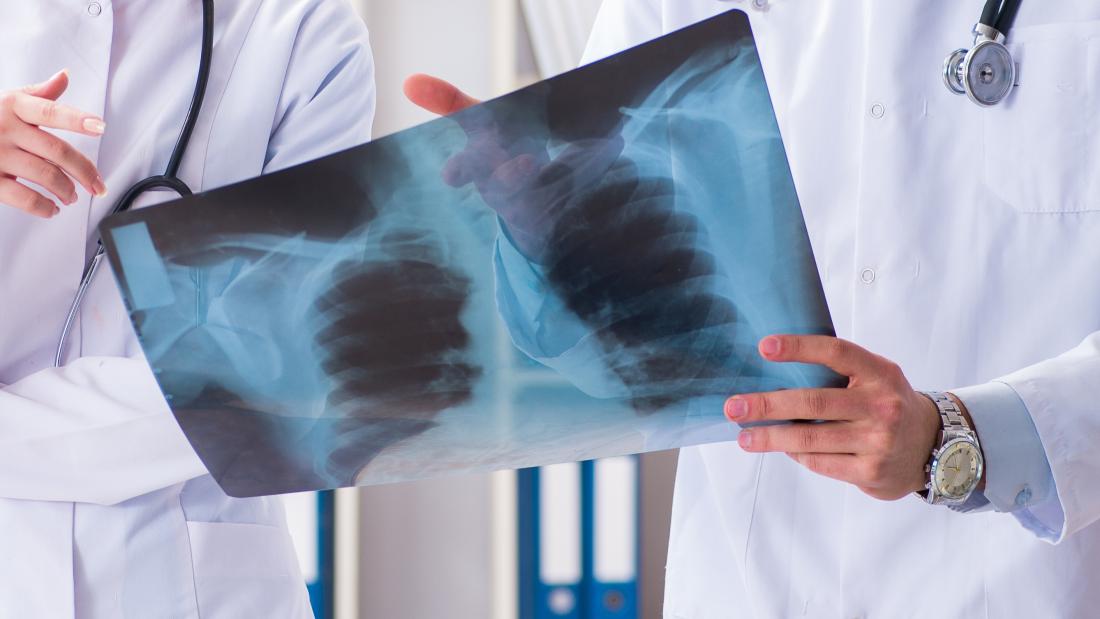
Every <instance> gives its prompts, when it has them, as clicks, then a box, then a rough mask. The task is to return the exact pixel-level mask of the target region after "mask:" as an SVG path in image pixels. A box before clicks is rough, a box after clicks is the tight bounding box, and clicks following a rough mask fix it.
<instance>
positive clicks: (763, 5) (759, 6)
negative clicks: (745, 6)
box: [752, 0, 768, 11]
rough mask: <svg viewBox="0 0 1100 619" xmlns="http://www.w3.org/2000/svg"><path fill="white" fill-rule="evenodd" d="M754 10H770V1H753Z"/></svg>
mask: <svg viewBox="0 0 1100 619" xmlns="http://www.w3.org/2000/svg"><path fill="white" fill-rule="evenodd" d="M752 8H754V9H756V10H757V11H766V10H768V0H752Z"/></svg>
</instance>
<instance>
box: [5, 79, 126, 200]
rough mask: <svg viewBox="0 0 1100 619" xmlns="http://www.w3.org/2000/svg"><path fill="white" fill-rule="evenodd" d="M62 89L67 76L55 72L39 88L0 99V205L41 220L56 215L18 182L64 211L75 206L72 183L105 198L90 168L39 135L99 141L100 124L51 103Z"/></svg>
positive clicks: (60, 144)
mask: <svg viewBox="0 0 1100 619" xmlns="http://www.w3.org/2000/svg"><path fill="white" fill-rule="evenodd" d="M68 87H69V73H68V71H60V72H58V73H57V74H56V75H54V76H53V77H51V78H50V79H48V80H46V81H45V82H42V83H41V84H37V85H34V86H27V87H26V88H22V89H19V90H12V91H7V92H3V93H0V205H6V206H10V207H14V208H17V209H19V210H21V211H25V212H27V213H29V214H31V215H34V216H37V217H42V218H44V219H49V218H51V217H53V216H54V215H56V214H58V213H59V212H61V211H60V208H59V207H58V205H57V203H55V202H54V200H52V199H50V198H48V197H46V196H45V195H42V194H41V193H39V192H37V191H35V190H34V189H31V188H30V187H28V186H27V185H26V184H24V182H21V181H25V182H30V183H34V184H36V185H38V186H40V187H42V188H44V189H45V190H46V191H48V192H49V193H51V194H53V195H54V196H55V197H56V198H57V201H58V202H60V203H61V204H63V205H66V206H67V205H70V204H73V203H74V202H76V200H77V195H76V185H75V184H74V182H73V181H74V180H75V181H76V182H77V183H80V185H81V186H82V187H84V189H85V190H87V191H88V193H90V194H92V195H95V196H100V197H102V196H104V195H106V193H107V187H106V185H104V183H103V177H102V176H101V175H100V173H99V171H98V170H97V169H96V166H95V164H94V163H92V162H91V161H90V160H89V159H88V158H87V157H85V156H84V155H82V154H81V153H80V152H79V151H78V150H76V149H75V148H73V146H72V145H71V144H69V143H68V142H66V141H64V140H62V139H61V138H58V137H57V136H55V135H53V134H51V133H49V132H47V131H44V130H43V128H49V129H60V130H62V131H71V132H74V133H79V134H82V135H87V136H92V137H99V136H101V135H103V132H104V130H105V129H106V126H105V125H104V123H103V119H101V118H99V117H98V116H95V115H92V114H88V113H85V112H82V111H80V110H77V109H74V108H72V107H69V106H67V105H63V104H61V103H58V102H57V99H58V98H59V97H61V95H62V94H64V92H65V91H66V90H67V89H68Z"/></svg>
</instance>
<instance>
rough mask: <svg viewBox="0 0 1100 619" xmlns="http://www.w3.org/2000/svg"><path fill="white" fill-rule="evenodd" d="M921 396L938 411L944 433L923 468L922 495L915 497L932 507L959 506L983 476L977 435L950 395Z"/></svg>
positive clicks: (936, 393)
mask: <svg viewBox="0 0 1100 619" xmlns="http://www.w3.org/2000/svg"><path fill="white" fill-rule="evenodd" d="M922 395H923V396H924V397H926V398H928V399H929V400H931V401H932V403H933V404H935V405H936V408H937V409H939V412H940V420H941V421H942V422H943V430H942V432H941V433H940V439H939V442H938V443H937V446H936V448H935V449H933V450H932V457H931V458H930V459H929V460H928V464H927V465H925V467H924V468H925V472H926V473H927V474H928V483H927V484H926V485H925V490H924V492H919V493H917V494H918V496H920V497H921V498H922V499H924V500H926V501H928V503H930V504H932V505H948V506H954V505H961V504H963V503H965V502H966V501H967V499H969V498H970V495H971V494H973V492H974V490H975V489H976V488H977V487H978V484H979V483H980V482H981V480H982V475H983V474H984V473H985V459H984V457H983V456H982V449H981V445H980V444H979V443H978V435H977V433H975V432H974V429H973V428H971V427H970V424H969V423H967V421H966V417H965V416H964V415H963V413H962V411H961V410H960V409H959V406H958V404H956V403H955V400H954V399H952V398H951V396H949V395H947V394H946V393H939V392H929V393H923V392H922Z"/></svg>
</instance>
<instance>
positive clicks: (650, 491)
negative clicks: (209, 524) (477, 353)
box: [290, 0, 676, 619]
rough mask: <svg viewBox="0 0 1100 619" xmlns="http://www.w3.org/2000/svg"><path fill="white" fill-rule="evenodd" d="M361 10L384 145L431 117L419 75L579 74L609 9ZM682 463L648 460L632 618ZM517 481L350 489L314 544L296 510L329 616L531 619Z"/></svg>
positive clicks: (542, 5) (478, 2)
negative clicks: (414, 98) (411, 93)
mask: <svg viewBox="0 0 1100 619" xmlns="http://www.w3.org/2000/svg"><path fill="white" fill-rule="evenodd" d="M351 1H352V2H353V4H355V6H356V8H357V10H358V11H359V13H360V15H361V16H362V17H363V19H364V21H365V22H366V23H367V26H368V27H369V29H370V31H371V38H372V46H373V49H374V55H375V62H376V64H377V86H378V116H377V120H376V123H375V137H381V136H384V135H388V134H390V133H394V132H396V131H400V130H401V129H404V128H407V127H410V126H413V125H415V124H418V123H421V122H424V121H427V120H430V119H431V116H430V115H429V114H427V113H425V112H423V111H421V110H419V109H417V108H415V107H414V106H413V105H411V104H410V103H408V102H407V101H406V100H405V98H404V96H403V94H402V89H401V87H402V83H403V82H404V80H405V78H406V77H407V76H409V75H411V74H413V73H429V74H432V75H436V76H439V77H442V78H444V79H447V80H449V81H451V82H453V83H455V84H458V85H459V86H460V87H462V88H463V89H464V90H466V91H467V92H468V93H470V94H471V95H473V96H476V97H479V98H489V97H493V96H497V95H501V94H505V93H507V92H510V91H512V90H515V89H517V88H519V87H522V86H524V85H527V84H529V83H532V82H534V81H537V80H539V79H542V78H544V77H549V76H552V75H554V74H557V73H560V72H563V71H566V70H569V69H571V68H573V67H575V66H576V65H577V63H578V62H579V60H580V57H581V53H582V51H583V48H584V44H585V42H586V41H587V39H588V35H589V32H590V30H591V27H592V23H593V21H594V19H595V15H596V11H597V10H598V8H599V4H600V0H351ZM675 462H676V460H675V454H674V453H661V454H651V455H646V456H643V457H642V458H641V459H640V460H639V464H638V471H639V475H638V484H639V488H638V489H639V492H638V497H639V507H638V513H639V518H638V524H637V526H638V535H637V540H638V547H637V548H634V549H631V552H633V553H634V555H633V556H636V557H637V559H638V564H639V572H638V575H637V587H638V589H637V613H636V614H632V616H631V618H630V619H633V617H634V616H636V617H639V618H644V619H650V618H653V619H657V618H658V617H660V616H661V597H662V591H663V586H664V564H665V556H666V552H665V551H666V546H667V540H668V535H667V533H668V524H669V511H670V507H671V497H672V482H673V476H674V474H675ZM519 479H520V474H517V473H515V472H503V473H496V474H493V475H481V476H469V477H460V478H455V479H443V480H435V481H428V482H421V483H412V484H403V485H394V486H385V487H375V488H367V489H360V490H345V491H340V492H338V493H337V494H336V498H335V501H334V504H333V505H330V506H329V507H330V508H331V509H332V514H334V516H333V517H334V519H335V522H334V523H329V525H328V526H332V527H334V531H328V534H329V537H328V538H326V537H325V536H324V535H322V536H321V537H320V538H317V537H316V536H313V534H312V531H313V530H314V528H316V527H318V526H322V527H324V526H326V525H325V524H324V522H323V520H324V518H323V517H322V518H321V520H320V521H319V520H318V519H317V518H315V517H313V516H312V515H311V514H312V512H311V510H312V506H313V505H314V504H315V503H314V502H313V500H312V499H309V498H303V497H297V498H295V499H291V509H290V511H291V516H292V522H293V524H294V526H295V527H296V528H297V529H298V530H299V541H300V544H299V545H300V547H301V548H300V549H301V551H302V553H303V554H304V559H303V561H304V562H306V563H309V562H311V561H312V562H314V563H317V562H318V561H320V562H321V563H323V564H325V565H329V566H330V567H331V569H333V570H334V573H331V574H329V576H331V577H332V579H333V580H334V581H335V592H334V596H335V606H334V608H330V609H329V612H331V616H333V617H335V619H359V618H362V619H442V618H447V619H521V615H520V614H519V608H520V605H519V598H520V592H521V591H522V590H523V588H524V587H525V586H527V585H529V584H530V583H525V582H523V578H525V577H528V576H525V575H522V574H521V570H520V569H519V556H520V545H521V539H520V535H519V515H518V514H519V513H520V510H519V503H518V500H519V490H518V488H519V483H520V482H519ZM330 515H331V514H330ZM551 517H552V516H551ZM546 524H547V523H544V525H546ZM315 539H320V540H322V546H324V543H325V542H324V540H325V539H328V541H329V543H331V544H332V545H333V549H334V556H325V555H326V551H325V549H324V548H323V547H322V548H321V549H320V551H319V550H318V548H316V547H315V546H316V544H315V543H314V541H315ZM318 569H320V568H318ZM307 571H309V570H308V569H307ZM326 614H328V613H326ZM561 616H563V617H571V618H576V619H589V617H588V615H585V614H565V615H561ZM522 619H526V617H523V618H522Z"/></svg>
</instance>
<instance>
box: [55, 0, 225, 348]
mask: <svg viewBox="0 0 1100 619" xmlns="http://www.w3.org/2000/svg"><path fill="white" fill-rule="evenodd" d="M213 55H214V0H202V54H201V56H200V59H199V75H198V79H197V81H196V83H195V92H194V94H193V95H192V97H191V107H190V109H188V110H187V120H186V121H184V123H183V130H182V131H180V136H179V139H178V140H176V146H175V148H173V149H172V157H171V158H170V159H169V160H168V168H167V169H166V170H165V171H164V174H161V175H160V176H150V177H149V178H146V179H144V180H142V181H139V182H137V183H136V184H134V185H133V186H132V187H130V188H129V189H127V190H126V192H125V193H124V194H122V197H121V198H119V200H118V202H117V203H116V204H115V207H114V209H112V210H111V213H110V214H111V215H115V214H118V213H123V212H126V211H128V210H130V207H131V206H133V205H134V202H135V201H136V200H137V199H138V198H139V197H141V196H142V195H143V194H145V193H146V192H149V191H153V190H155V189H169V190H171V191H174V192H176V193H177V194H179V195H180V196H181V197H182V196H189V195H191V194H192V193H194V192H192V191H191V188H190V187H188V186H187V183H185V182H183V180H181V179H180V177H179V169H180V164H182V163H183V156H184V154H185V153H186V152H187V145H188V144H189V143H190V142H191V134H192V133H193V132H194V131H195V125H196V123H198V120H199V113H200V112H201V111H202V101H203V99H204V98H205V97H206V86H207V84H208V83H209V82H210V63H211V59H212V57H213ZM104 251H105V250H104V248H103V239H102V238H101V239H100V240H99V243H98V247H97V249H96V253H95V256H93V257H92V259H91V261H90V262H88V264H87V266H86V267H85V268H84V274H83V275H82V276H81V278H80V287H79V288H78V289H77V292H76V297H74V298H73V304H72V306H71V307H70V308H69V315H68V317H67V318H66V319H65V326H64V327H63V328H62V329H61V339H60V340H59V341H58V343H57V352H56V353H55V354H54V360H53V365H54V367H61V359H62V357H63V356H64V355H65V343H66V341H67V340H68V339H69V333H70V332H71V331H72V328H73V322H75V321H76V316H77V314H78V313H80V305H81V303H82V302H83V301H84V296H85V295H86V294H87V292H88V287H89V286H90V285H91V283H92V280H93V279H95V274H96V272H97V271H98V270H99V264H100V263H101V262H103V255H104Z"/></svg>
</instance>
